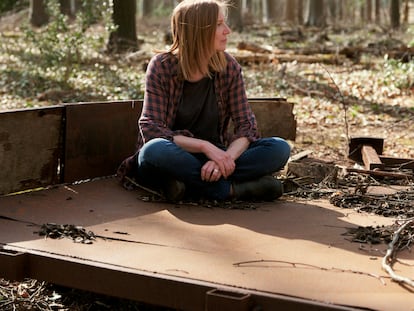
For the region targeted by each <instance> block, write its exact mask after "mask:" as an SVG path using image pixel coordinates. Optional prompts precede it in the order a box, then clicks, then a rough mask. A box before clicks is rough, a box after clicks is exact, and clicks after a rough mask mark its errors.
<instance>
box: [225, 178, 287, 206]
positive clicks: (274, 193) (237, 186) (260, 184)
mask: <svg viewBox="0 0 414 311" xmlns="http://www.w3.org/2000/svg"><path fill="white" fill-rule="evenodd" d="M233 194H234V197H235V199H237V200H261V201H273V200H275V199H277V198H279V197H280V196H281V195H282V194H283V185H282V183H281V182H280V181H279V180H277V179H276V178H274V177H273V176H263V177H260V178H259V179H255V180H250V181H246V182H240V183H233Z"/></svg>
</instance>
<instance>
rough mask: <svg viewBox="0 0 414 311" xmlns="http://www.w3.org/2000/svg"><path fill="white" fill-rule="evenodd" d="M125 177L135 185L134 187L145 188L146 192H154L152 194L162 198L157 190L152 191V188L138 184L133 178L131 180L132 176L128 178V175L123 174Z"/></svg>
mask: <svg viewBox="0 0 414 311" xmlns="http://www.w3.org/2000/svg"><path fill="white" fill-rule="evenodd" d="M125 179H126V180H128V181H129V182H130V183H131V184H133V185H134V186H136V187H138V188H141V189H142V190H145V191H147V192H149V193H151V194H154V195H156V196H159V197H161V198H163V196H162V195H161V194H160V193H158V192H157V191H154V190H152V189H149V188H147V187H144V186H142V185H140V184H139V183H137V182H136V181H135V180H133V179H132V178H129V177H128V176H125Z"/></svg>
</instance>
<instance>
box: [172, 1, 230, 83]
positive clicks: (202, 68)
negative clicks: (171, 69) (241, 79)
mask: <svg viewBox="0 0 414 311" xmlns="http://www.w3.org/2000/svg"><path fill="white" fill-rule="evenodd" d="M220 10H222V12H223V14H224V15H225V16H226V15H227V3H226V1H220V0H183V1H182V2H181V3H179V4H178V5H177V6H176V7H175V9H174V11H173V13H172V16H171V32H172V39H173V41H172V45H171V47H170V49H169V52H171V53H173V54H176V55H177V57H178V61H179V64H180V70H181V75H182V77H183V78H184V79H189V78H190V77H191V74H192V73H194V72H197V71H199V72H200V73H201V74H203V75H204V76H210V75H211V72H221V71H224V70H225V68H226V65H227V62H226V58H225V55H224V53H223V52H222V51H216V50H215V47H214V40H215V34H216V29H217V18H218V14H219V12H220ZM206 65H207V66H206Z"/></svg>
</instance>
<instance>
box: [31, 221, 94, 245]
mask: <svg viewBox="0 0 414 311" xmlns="http://www.w3.org/2000/svg"><path fill="white" fill-rule="evenodd" d="M35 233H37V234H39V235H40V236H44V237H46V238H51V239H62V238H68V239H71V240H72V241H73V242H75V243H83V244H92V243H93V241H95V239H96V236H95V234H94V233H93V232H92V231H87V230H86V229H85V228H83V227H81V226H77V225H68V224H64V225H62V224H55V223H47V224H43V225H42V226H41V227H40V230H39V231H38V232H35Z"/></svg>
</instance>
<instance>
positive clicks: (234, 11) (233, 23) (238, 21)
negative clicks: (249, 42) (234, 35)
mask: <svg viewBox="0 0 414 311" xmlns="http://www.w3.org/2000/svg"><path fill="white" fill-rule="evenodd" d="M229 25H230V27H231V28H232V29H233V30H235V31H238V32H242V31H243V18H242V2H241V0H234V1H233V5H232V6H230V7H229Z"/></svg>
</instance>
